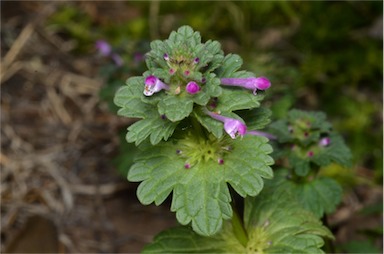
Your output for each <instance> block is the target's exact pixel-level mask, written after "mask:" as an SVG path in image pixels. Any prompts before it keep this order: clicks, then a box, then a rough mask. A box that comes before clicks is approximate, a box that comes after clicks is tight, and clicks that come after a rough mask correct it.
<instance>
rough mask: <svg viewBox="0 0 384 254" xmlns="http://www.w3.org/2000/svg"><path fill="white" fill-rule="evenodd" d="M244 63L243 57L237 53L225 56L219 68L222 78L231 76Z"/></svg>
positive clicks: (219, 74)
mask: <svg viewBox="0 0 384 254" xmlns="http://www.w3.org/2000/svg"><path fill="white" fill-rule="evenodd" d="M242 65H243V59H242V58H241V57H240V56H239V55H236V54H228V55H226V56H225V58H224V60H223V63H222V65H221V66H220V68H219V69H218V71H217V72H218V76H219V77H220V78H229V77H232V76H231V75H232V74H233V73H234V72H236V71H237V70H238V69H240V67H241V66H242Z"/></svg>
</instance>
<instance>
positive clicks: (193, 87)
mask: <svg viewBox="0 0 384 254" xmlns="http://www.w3.org/2000/svg"><path fill="white" fill-rule="evenodd" d="M185 90H186V91H187V92H188V93H190V94H195V93H198V92H199V91H200V86H199V85H198V84H197V83H196V82H194V81H191V82H189V83H188V84H187V86H186V87H185Z"/></svg>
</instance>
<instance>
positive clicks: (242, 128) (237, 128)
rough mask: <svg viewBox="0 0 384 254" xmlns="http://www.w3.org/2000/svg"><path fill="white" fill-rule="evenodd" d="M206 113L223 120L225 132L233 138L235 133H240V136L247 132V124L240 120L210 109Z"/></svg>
mask: <svg viewBox="0 0 384 254" xmlns="http://www.w3.org/2000/svg"><path fill="white" fill-rule="evenodd" d="M206 114H207V115H209V116H210V117H212V118H213V119H216V120H218V121H221V122H223V123H224V130H225V132H227V133H228V135H229V136H231V138H233V139H235V138H236V136H237V135H240V136H241V137H242V136H244V135H245V133H246V132H247V126H246V125H245V124H244V123H242V122H241V121H240V120H237V119H234V118H229V117H225V116H222V115H219V114H216V113H213V112H210V111H207V112H206Z"/></svg>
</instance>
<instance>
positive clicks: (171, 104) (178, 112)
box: [158, 96, 193, 122]
mask: <svg viewBox="0 0 384 254" xmlns="http://www.w3.org/2000/svg"><path fill="white" fill-rule="evenodd" d="M158 108H159V113H160V114H161V115H165V116H166V117H167V118H168V119H169V120H170V121H172V122H176V121H180V120H182V119H184V118H186V117H187V116H189V114H190V113H191V112H192V110H193V100H192V99H191V98H189V97H180V96H167V97H165V98H163V99H162V100H161V101H160V102H159V104H158Z"/></svg>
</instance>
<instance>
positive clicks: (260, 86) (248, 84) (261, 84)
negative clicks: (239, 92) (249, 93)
mask: <svg viewBox="0 0 384 254" xmlns="http://www.w3.org/2000/svg"><path fill="white" fill-rule="evenodd" d="M221 84H222V85H225V86H240V87H244V88H246V89H250V90H253V94H254V95H256V91H257V90H266V89H268V88H269V87H270V86H271V82H270V81H269V80H268V79H267V78H265V77H258V78H255V77H253V78H222V79H221Z"/></svg>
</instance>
